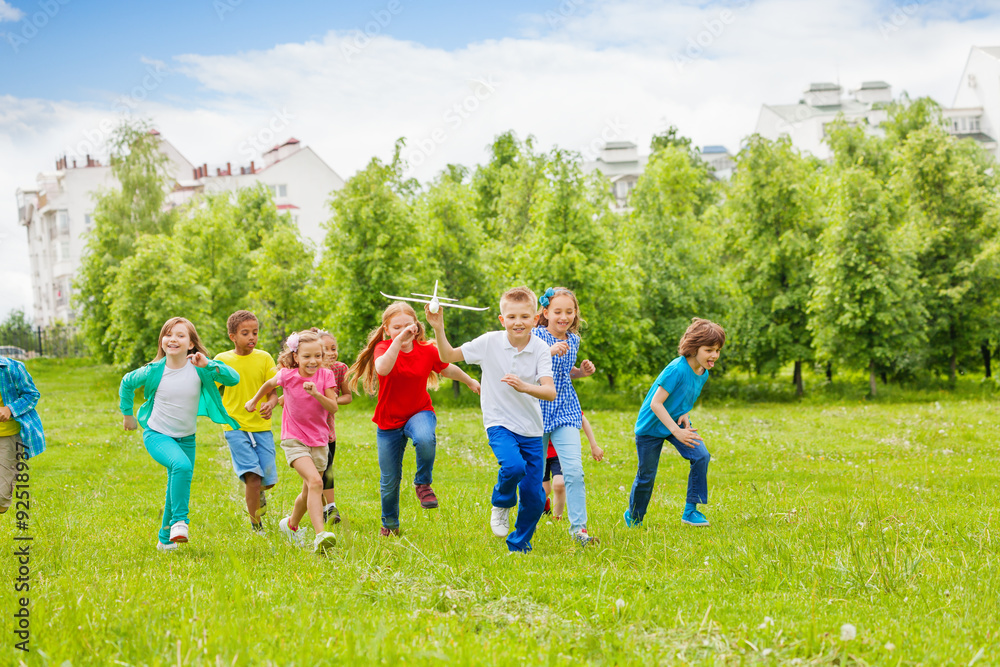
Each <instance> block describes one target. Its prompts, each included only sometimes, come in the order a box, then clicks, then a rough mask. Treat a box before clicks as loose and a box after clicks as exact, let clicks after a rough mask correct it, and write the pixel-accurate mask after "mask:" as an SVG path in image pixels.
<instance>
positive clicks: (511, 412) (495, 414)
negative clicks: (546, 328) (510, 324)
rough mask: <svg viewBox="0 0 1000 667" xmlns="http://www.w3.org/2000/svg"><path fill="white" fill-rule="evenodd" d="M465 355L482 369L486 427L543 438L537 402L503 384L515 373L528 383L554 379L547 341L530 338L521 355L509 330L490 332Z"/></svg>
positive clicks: (464, 350) (467, 348)
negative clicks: (512, 341)
mask: <svg viewBox="0 0 1000 667" xmlns="http://www.w3.org/2000/svg"><path fill="white" fill-rule="evenodd" d="M462 356H464V357H465V361H466V362H468V363H470V364H477V365H479V366H481V367H482V369H483V381H482V397H481V399H480V401H481V403H482V406H483V424H484V425H485V426H486V428H490V427H491V426H503V427H504V428H506V429H508V430H510V431H513V432H514V433H517V434H518V435H523V436H527V437H529V438H536V437H537V438H540V437H542V434H543V433H544V431H543V429H542V408H541V406H540V404H539V402H538V399H537V398H535V397H534V396H529V395H528V394H523V393H521V392H519V391H517V390H515V389H514V388H513V387H511V386H510V385H508V384H505V383H503V382H501V381H500V378H502V377H503V376H504V375H507V374H508V373H512V374H514V375H517V376H518V377H520V378H521V379H522V380H524V381H525V382H527V383H529V384H538V383H539V382H538V381H539V380H540V379H541V378H543V377H552V354H551V353H550V352H549V346H548V345H546V344H545V342H544V341H542V340H541V339H539V338H537V337H536V336H531V338H530V340H529V341H528V344H527V345H526V346H525V347H524V349H523V350H521V351H520V352H518V351H517V348H516V347H514V346H513V345H512V344H511V342H510V340H509V339H508V338H507V332H506V331H491V332H489V333H486V334H483V335H482V336H480V337H479V338H476V339H475V340H471V341H469V342H468V343H466V344H465V345H463V346H462Z"/></svg>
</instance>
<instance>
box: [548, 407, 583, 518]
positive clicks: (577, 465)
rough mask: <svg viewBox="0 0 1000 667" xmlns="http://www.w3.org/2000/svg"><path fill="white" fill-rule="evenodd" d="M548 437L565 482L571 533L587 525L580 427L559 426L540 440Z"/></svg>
mask: <svg viewBox="0 0 1000 667" xmlns="http://www.w3.org/2000/svg"><path fill="white" fill-rule="evenodd" d="M550 438H551V440H552V446H553V447H554V448H555V450H556V456H558V457H559V465H560V466H561V468H562V476H563V481H564V482H565V484H566V513H567V514H568V515H569V532H570V534H571V535H573V534H575V533H576V532H577V531H579V530H580V529H582V528H586V527H587V489H586V487H585V486H584V484H583V459H582V457H581V456H580V445H581V443H580V429H578V428H576V427H573V426H560V427H559V428H557V429H555V430H554V431H552V432H551V433H546V434H545V435H543V436H542V442H548V441H549V439H550Z"/></svg>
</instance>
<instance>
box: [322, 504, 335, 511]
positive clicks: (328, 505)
mask: <svg viewBox="0 0 1000 667" xmlns="http://www.w3.org/2000/svg"><path fill="white" fill-rule="evenodd" d="M335 509H337V504H336V503H327V504H326V507H324V508H323V511H324V512H325V511H326V510H335Z"/></svg>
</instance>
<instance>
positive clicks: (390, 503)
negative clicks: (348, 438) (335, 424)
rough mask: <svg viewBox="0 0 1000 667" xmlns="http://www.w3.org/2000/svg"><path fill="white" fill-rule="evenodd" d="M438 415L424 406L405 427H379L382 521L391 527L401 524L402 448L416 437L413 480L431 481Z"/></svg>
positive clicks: (414, 442)
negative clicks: (415, 465)
mask: <svg viewBox="0 0 1000 667" xmlns="http://www.w3.org/2000/svg"><path fill="white" fill-rule="evenodd" d="M436 427H437V416H436V415H435V414H434V412H433V411H431V410H424V411H423V412H418V413H417V414H415V415H413V416H412V417H410V419H409V420H408V421H407V422H406V424H404V425H403V428H393V429H388V430H382V429H380V428H379V429H376V430H375V442H376V444H377V445H378V467H379V470H380V471H381V473H382V476H381V478H380V479H379V486H380V489H381V493H382V525H383V526H384V527H386V528H388V529H390V530H395V529H396V528H399V480H401V479H402V478H403V452H404V451H405V450H406V440H407V439H410V440H412V441H413V449H414V450H416V453H417V474H416V476H415V477H414V478H413V483H414V484H430V483H431V478H432V476H433V474H434V452H435V450H436V448H437V436H436V435H435V434H434V429H435V428H436Z"/></svg>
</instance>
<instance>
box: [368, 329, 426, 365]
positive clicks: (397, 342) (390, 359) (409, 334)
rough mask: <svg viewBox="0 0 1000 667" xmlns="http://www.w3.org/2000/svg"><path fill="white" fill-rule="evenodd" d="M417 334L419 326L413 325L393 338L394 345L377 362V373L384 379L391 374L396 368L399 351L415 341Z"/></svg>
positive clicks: (390, 345)
mask: <svg viewBox="0 0 1000 667" xmlns="http://www.w3.org/2000/svg"><path fill="white" fill-rule="evenodd" d="M416 333H417V325H416V324H411V325H410V326H408V327H406V328H405V329H403V331H402V332H400V334H399V335H398V336H396V337H395V338H393V339H392V343H390V344H389V349H388V350H386V351H385V352H384V353H383V354H382V356H381V357H379V358H378V359H376V360H375V372H376V373H378V374H379V375H380V376H382V377H385V376H386V375H388V374H389V373H391V372H392V369H393V368H395V366H396V359H397V358H398V357H399V350H400V349H401V348H402V347H403V345H405V344H406V343H408V342H410V341H411V340H413V337H414V336H415V335H416Z"/></svg>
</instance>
